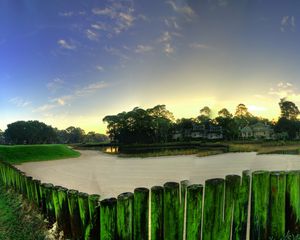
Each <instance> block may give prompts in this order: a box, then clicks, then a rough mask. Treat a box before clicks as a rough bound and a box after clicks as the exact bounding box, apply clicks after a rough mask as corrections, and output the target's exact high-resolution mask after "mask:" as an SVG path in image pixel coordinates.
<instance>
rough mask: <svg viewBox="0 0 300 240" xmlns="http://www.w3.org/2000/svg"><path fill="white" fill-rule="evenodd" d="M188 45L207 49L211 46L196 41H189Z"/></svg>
mask: <svg viewBox="0 0 300 240" xmlns="http://www.w3.org/2000/svg"><path fill="white" fill-rule="evenodd" d="M190 47H191V48H194V49H208V48H211V47H210V46H208V45H206V44H203V43H196V42H195V43H191V44H190Z"/></svg>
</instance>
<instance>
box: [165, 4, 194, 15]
mask: <svg viewBox="0 0 300 240" xmlns="http://www.w3.org/2000/svg"><path fill="white" fill-rule="evenodd" d="M166 3H168V4H170V6H171V7H172V8H173V10H174V11H175V12H177V13H179V14H182V15H184V16H185V17H186V19H187V20H191V19H192V18H194V17H195V16H196V13H195V11H194V10H193V9H192V8H191V7H190V6H189V5H188V4H187V3H186V1H179V2H176V3H175V1H172V0H170V1H167V2H166Z"/></svg>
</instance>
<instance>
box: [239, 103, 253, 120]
mask: <svg viewBox="0 0 300 240" xmlns="http://www.w3.org/2000/svg"><path fill="white" fill-rule="evenodd" d="M235 116H236V117H251V116H252V114H251V113H250V112H249V111H248V108H247V107H246V105H245V104H243V103H240V104H239V105H237V107H236V111H235Z"/></svg>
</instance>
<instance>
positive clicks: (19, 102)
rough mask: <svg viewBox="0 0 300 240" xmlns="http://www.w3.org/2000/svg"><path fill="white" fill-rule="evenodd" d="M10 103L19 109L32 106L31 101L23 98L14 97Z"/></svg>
mask: <svg viewBox="0 0 300 240" xmlns="http://www.w3.org/2000/svg"><path fill="white" fill-rule="evenodd" d="M9 102H10V103H12V104H14V105H16V106H17V107H27V106H29V105H30V104H31V102H30V101H27V100H24V99H23V98H21V97H14V98H11V99H10V100H9Z"/></svg>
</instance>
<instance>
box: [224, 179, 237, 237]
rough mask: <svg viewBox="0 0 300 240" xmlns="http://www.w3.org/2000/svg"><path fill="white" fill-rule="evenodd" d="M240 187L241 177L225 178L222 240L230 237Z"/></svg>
mask: <svg viewBox="0 0 300 240" xmlns="http://www.w3.org/2000/svg"><path fill="white" fill-rule="evenodd" d="M240 185H241V177H240V176H239V175H227V176H226V177H225V208H224V238H223V239H224V240H230V237H231V233H232V231H231V230H232V228H231V225H232V221H233V214H234V210H235V208H236V200H237V198H238V193H239V188H240Z"/></svg>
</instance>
